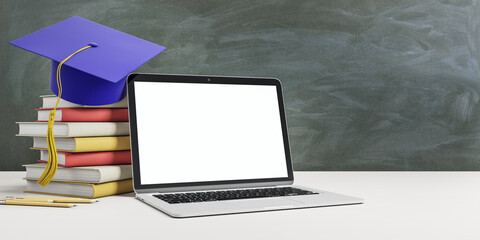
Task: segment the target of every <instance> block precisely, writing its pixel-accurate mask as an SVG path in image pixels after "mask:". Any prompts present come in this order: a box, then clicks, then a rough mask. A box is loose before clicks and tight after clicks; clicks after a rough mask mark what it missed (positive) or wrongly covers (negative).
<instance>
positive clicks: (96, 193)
mask: <svg viewBox="0 0 480 240" xmlns="http://www.w3.org/2000/svg"><path fill="white" fill-rule="evenodd" d="M132 191H133V183H132V179H126V180H121V181H115V182H107V183H99V184H91V183H74V182H50V183H49V184H48V185H47V186H45V187H42V185H40V184H38V183H37V182H36V181H35V180H27V190H26V191H25V192H26V193H40V194H49V195H56V196H66V197H80V198H99V197H105V196H110V195H115V194H121V193H128V192H132Z"/></svg>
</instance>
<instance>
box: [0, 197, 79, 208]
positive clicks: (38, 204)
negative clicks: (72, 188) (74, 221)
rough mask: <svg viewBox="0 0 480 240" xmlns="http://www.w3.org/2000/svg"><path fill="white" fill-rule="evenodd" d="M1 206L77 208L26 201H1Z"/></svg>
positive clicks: (63, 204)
mask: <svg viewBox="0 0 480 240" xmlns="http://www.w3.org/2000/svg"><path fill="white" fill-rule="evenodd" d="M0 205H20V206H37V207H63V208H70V207H75V205H73V204H68V203H51V202H29V201H26V200H8V199H7V200H0Z"/></svg>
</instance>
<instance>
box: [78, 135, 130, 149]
mask: <svg viewBox="0 0 480 240" xmlns="http://www.w3.org/2000/svg"><path fill="white" fill-rule="evenodd" d="M74 139H75V151H73V152H101V151H121V150H130V137H129V136H123V137H85V138H74Z"/></svg>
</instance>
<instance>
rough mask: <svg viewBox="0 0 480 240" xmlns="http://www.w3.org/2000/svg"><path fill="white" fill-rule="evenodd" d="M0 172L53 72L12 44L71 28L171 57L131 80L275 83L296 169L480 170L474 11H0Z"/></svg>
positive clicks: (363, 6) (22, 155)
mask: <svg viewBox="0 0 480 240" xmlns="http://www.w3.org/2000/svg"><path fill="white" fill-rule="evenodd" d="M0 3H1V8H0V13H1V14H0V21H1V24H0V53H1V54H0V61H1V64H0V70H1V75H0V81H1V85H0V109H1V112H2V113H1V117H0V126H1V127H0V131H1V135H0V146H1V154H2V156H1V157H0V170H22V169H23V168H22V167H21V165H22V164H24V163H31V162H34V161H35V160H36V159H37V158H38V155H39V154H38V152H36V151H34V150H28V148H29V147H30V146H31V144H32V140H31V139H30V138H27V137H15V134H16V133H17V131H18V130H17V128H18V127H17V126H16V124H15V122H16V121H33V120H35V119H36V113H35V111H34V110H33V109H35V108H36V107H38V106H40V99H39V98H38V96H39V95H43V94H49V93H50V90H49V87H48V86H49V85H48V80H49V76H50V61H49V60H47V59H45V58H43V57H40V56H37V55H35V54H32V53H29V52H27V51H24V50H21V49H18V48H15V47H13V46H11V45H9V44H8V42H10V41H12V40H15V39H17V38H20V37H22V36H24V35H27V34H29V33H32V32H34V31H36V30H39V29H42V28H44V27H47V26H49V25H52V24H54V23H56V22H59V21H61V20H64V19H66V18H69V17H71V16H75V15H77V16H81V17H84V18H87V19H90V20H92V21H95V22H98V23H100V24H103V25H106V26H109V27H112V28H115V29H118V30H120V31H123V32H126V33H129V34H132V35H135V36H137V37H140V38H143V39H146V40H149V41H151V42H154V43H158V44H160V45H163V46H166V47H167V50H166V51H165V52H163V53H161V54H160V55H158V56H157V57H155V58H153V59H152V60H151V61H150V62H148V63H146V64H145V65H143V66H141V67H140V68H138V69H137V71H138V72H158V73H185V74H209V75H210V74H211V75H245V76H266V77H276V78H279V79H280V80H282V82H283V86H284V91H285V102H286V108H287V117H288V128H289V134H290V140H291V149H292V157H293V161H294V168H295V170H480V107H479V101H480V79H479V76H480V75H479V73H480V68H479V61H480V49H479V46H480V45H479V42H480V14H479V13H480V3H479V2H478V1H473V0H472V1H470V0H452V1H449V0H441V1H433V0H413V1H380V0H372V1H367V0H351V1H338V0H329V1H246V0H243V1H123V0H103V1H85V0H82V1H78V0H75V1H63V0H57V1H53V0H51V1H24V0H10V1H8V0H0Z"/></svg>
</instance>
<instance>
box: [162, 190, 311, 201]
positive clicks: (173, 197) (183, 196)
mask: <svg viewBox="0 0 480 240" xmlns="http://www.w3.org/2000/svg"><path fill="white" fill-rule="evenodd" d="M312 194H318V193H316V192H311V191H306V190H302V189H298V188H293V187H277V188H254V189H241V190H222V191H208V192H187V193H166V194H158V195H153V196H154V197H157V198H159V199H161V200H163V201H165V202H168V203H171V204H175V203H191V202H211V201H222V200H236V199H248V198H268V197H281V196H297V195H312Z"/></svg>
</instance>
